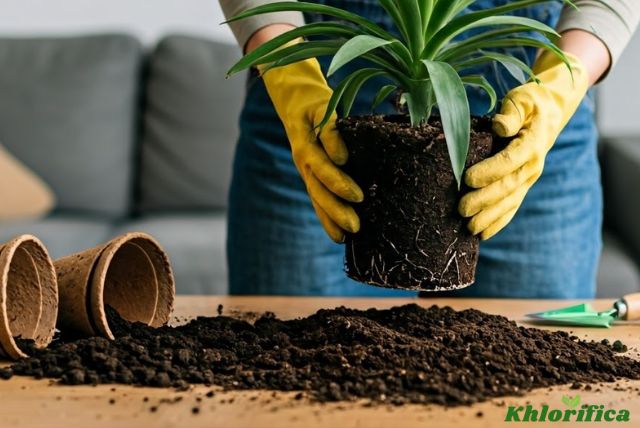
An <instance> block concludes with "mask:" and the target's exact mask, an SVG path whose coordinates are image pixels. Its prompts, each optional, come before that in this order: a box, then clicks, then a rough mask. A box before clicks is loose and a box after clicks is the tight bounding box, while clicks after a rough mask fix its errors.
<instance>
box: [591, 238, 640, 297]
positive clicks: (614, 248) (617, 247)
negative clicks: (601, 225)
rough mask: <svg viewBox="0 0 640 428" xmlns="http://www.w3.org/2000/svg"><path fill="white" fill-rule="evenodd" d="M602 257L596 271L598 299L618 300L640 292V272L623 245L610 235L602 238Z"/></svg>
mask: <svg viewBox="0 0 640 428" xmlns="http://www.w3.org/2000/svg"><path fill="white" fill-rule="evenodd" d="M603 243H604V246H603V249H602V257H601V258H600V267H599V269H598V290H597V296H598V297H600V298H620V297H622V296H624V295H625V294H629V293H637V292H639V291H640V272H639V271H638V266H637V265H636V263H635V262H634V261H633V259H632V258H631V257H630V256H629V254H628V252H627V251H626V249H625V248H624V245H623V244H622V243H621V242H620V241H619V240H618V239H617V238H616V237H615V236H614V235H613V234H611V233H605V234H604V237H603Z"/></svg>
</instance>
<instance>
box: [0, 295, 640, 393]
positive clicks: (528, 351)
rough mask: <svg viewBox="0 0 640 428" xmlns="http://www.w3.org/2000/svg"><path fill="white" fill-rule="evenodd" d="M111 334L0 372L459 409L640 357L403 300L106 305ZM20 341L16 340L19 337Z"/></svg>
mask: <svg viewBox="0 0 640 428" xmlns="http://www.w3.org/2000/svg"><path fill="white" fill-rule="evenodd" d="M110 325H111V326H112V330H113V331H114V334H115V335H116V336H117V339H116V340H114V341H109V340H107V339H103V338H89V339H79V340H71V339H66V338H64V337H60V338H58V339H57V340H56V341H54V343H52V344H51V345H50V346H49V348H48V349H46V350H36V349H33V348H31V349H27V351H28V352H29V353H31V355H33V356H32V357H30V358H27V359H23V360H20V361H18V362H16V363H15V364H14V365H13V366H12V367H11V368H10V369H4V370H1V371H0V374H2V377H4V378H8V377H10V376H11V375H24V376H36V377H49V378H57V379H60V381H61V382H62V383H64V384H97V383H124V384H135V385H147V386H156V387H170V386H173V387H185V386H186V385H187V384H190V383H196V384H197V383H205V384H215V385H220V386H222V387H225V388H227V389H267V390H280V391H306V392H307V393H308V394H309V395H310V396H311V397H312V398H313V399H315V400H319V401H335V400H353V399H358V398H366V399H369V400H372V401H374V402H388V403H394V404H403V403H439V404H447V405H459V404H470V403H474V402H478V401H483V400H487V399H489V398H492V397H499V396H505V395H513V394H523V393H525V392H526V391H529V390H531V389H532V388H537V387H546V386H550V385H559V384H567V383H574V382H580V383H593V382H602V381H604V382H607V381H613V380H615V379H616V378H620V377H623V378H632V379H638V378H640V362H637V361H635V360H633V359H630V358H627V357H623V356H619V355H616V353H615V352H614V349H613V348H612V347H611V346H609V345H607V344H603V343H596V342H586V341H582V340H579V339H578V338H577V337H574V336H570V335H569V334H567V333H564V332H549V331H543V330H539V329H533V328H524V327H518V326H516V324H515V323H514V322H512V321H509V320H508V319H506V318H504V317H501V316H495V315H488V314H485V313H483V312H479V311H477V310H465V311H461V312H456V311H454V310H453V309H451V308H448V307H445V308H439V307H436V306H433V307H430V308H428V309H426V308H422V307H420V306H418V305H415V304H413V305H406V306H402V307H396V308H393V309H389V310H375V309H370V310H367V311H359V310H353V309H347V308H344V307H341V308H337V309H333V310H321V311H318V312H317V313H316V314H314V315H311V316H309V317H307V318H302V319H296V320H289V321H282V320H279V319H277V318H276V317H275V316H273V315H272V314H265V315H263V316H262V317H261V318H259V319H258V320H257V321H255V322H254V323H250V322H247V321H244V320H241V319H237V318H231V317H226V316H218V317H213V318H197V319H195V320H193V321H191V322H189V323H188V324H186V325H183V326H179V327H175V328H173V327H162V328H158V329H154V328H151V327H147V326H145V325H143V324H140V323H135V324H130V323H128V322H126V321H124V320H122V319H120V318H119V317H118V316H117V313H114V312H113V311H110ZM23 345H24V344H23Z"/></svg>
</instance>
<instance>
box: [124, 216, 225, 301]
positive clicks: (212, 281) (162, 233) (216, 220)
mask: <svg viewBox="0 0 640 428" xmlns="http://www.w3.org/2000/svg"><path fill="white" fill-rule="evenodd" d="M134 231H140V232H146V233H149V234H151V235H152V236H154V237H155V238H156V239H157V240H158V242H160V244H161V245H162V246H163V247H164V248H165V250H166V251H167V253H168V254H169V259H170V260H171V265H172V266H173V272H174V274H175V277H176V290H177V292H178V293H179V294H226V293H227V289H228V287H227V263H226V251H225V245H226V221H225V216H224V214H223V213H216V212H211V213H200V214H189V213H184V214H183V213H176V214H172V215H157V216H155V215H150V216H145V217H143V218H140V219H137V220H132V221H130V222H127V223H125V224H123V225H120V226H118V227H116V228H115V229H113V230H112V232H111V234H112V235H114V236H115V235H119V234H121V233H125V232H134Z"/></svg>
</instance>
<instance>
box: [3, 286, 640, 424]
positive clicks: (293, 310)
mask: <svg viewBox="0 0 640 428" xmlns="http://www.w3.org/2000/svg"><path fill="white" fill-rule="evenodd" d="M415 301H416V300H410V299H334V298H285V297H215V296H211V297H179V298H178V300H177V305H176V311H175V315H176V317H178V318H182V317H190V316H195V315H214V314H216V310H217V307H218V305H219V304H222V305H224V308H225V309H224V310H225V313H227V314H228V313H230V312H233V311H258V312H261V311H266V310H270V311H273V312H275V313H276V314H277V315H278V316H280V317H282V318H293V317H298V316H303V315H308V314H311V313H313V312H314V311H316V310H318V309H320V308H333V307H335V306H339V305H346V306H349V307H354V308H362V309H366V308H370V307H377V308H388V307H391V306H395V305H399V304H404V303H409V302H415ZM417 301H418V303H420V304H422V305H425V306H427V305H431V304H434V303H435V304H438V305H450V306H452V307H453V308H455V309H464V308H476V309H480V310H483V311H486V312H489V313H494V314H501V315H505V316H507V317H509V318H511V319H514V320H516V321H518V322H519V323H521V324H523V325H527V323H526V322H525V321H524V320H523V315H524V314H526V313H529V312H534V311H540V310H545V309H551V308H556V307H561V306H563V305H567V304H568V303H570V302H566V301H550V300H547V301H536V300H495V299H491V300H489V299H487V300H483V299H428V300H427V299H420V300H417ZM610 304H611V301H596V302H595V306H596V307H599V308H605V307H607V305H610ZM545 328H556V329H557V328H558V327H545ZM566 330H570V331H573V333H574V334H576V335H577V336H579V337H581V338H589V339H594V340H601V339H603V338H608V339H609V340H611V341H613V340H615V339H621V340H622V341H623V342H624V343H626V344H627V345H628V346H629V348H630V350H629V355H630V356H632V357H635V356H637V355H638V350H639V349H640V334H639V333H640V324H637V323H627V324H623V323H620V324H617V325H615V326H614V327H612V328H611V329H588V328H577V327H571V328H566ZM604 385H605V386H603V387H599V388H600V389H601V390H600V392H595V390H596V389H597V388H594V389H593V390H592V391H579V393H580V395H581V397H582V403H590V404H604V405H605V406H607V408H615V409H622V408H624V409H628V410H630V411H631V422H630V423H627V424H626V425H624V426H640V395H639V394H640V393H639V392H638V391H635V392H630V391H629V390H628V388H627V387H628V386H631V387H634V388H635V387H639V388H640V381H635V382H630V381H621V382H618V383H617V384H604ZM616 385H619V386H624V388H616ZM621 389H624V390H621ZM210 390H211V388H207V387H195V388H193V389H192V390H189V391H187V392H175V391H171V390H166V389H165V390H163V389H155V388H137V387H125V386H120V385H116V386H113V385H102V386H97V387H92V386H83V387H68V386H59V385H55V384H53V383H52V382H51V381H49V380H40V381H36V380H33V379H28V378H18V377H14V378H13V379H11V380H9V381H0V401H1V403H0V427H47V428H49V427H82V428H90V427H118V428H124V427H141V428H142V427H154V428H160V427H174V426H176V427H200V426H202V427H225V428H227V427H229V428H231V427H298V426H302V427H305V428H311V427H316V426H327V427H354V428H355V427H366V428H375V427H387V426H388V427H413V426H415V427H427V426H436V427H450V426H460V427H495V426H500V425H503V424H504V423H503V421H504V418H505V415H506V411H507V406H509V405H512V404H517V405H525V404H526V403H531V404H532V405H534V406H535V407H539V405H542V404H548V405H550V406H553V407H555V408H560V409H562V408H565V406H564V405H563V404H562V402H561V399H562V396H563V394H567V395H570V396H573V395H575V394H576V393H577V392H576V391H575V390H571V389H570V388H569V386H564V387H556V388H553V389H542V390H536V391H533V392H531V393H529V394H527V395H526V396H524V397H509V398H506V399H505V400H492V401H490V402H485V403H480V404H477V405H474V406H472V407H453V408H445V407H440V406H433V405H431V406H416V405H410V406H403V407H393V406H386V405H382V406H377V407H364V406H363V405H362V403H337V404H333V403H332V404H318V403H311V402H309V401H307V400H306V399H302V400H299V401H297V400H292V399H291V398H292V397H293V395H295V394H286V393H277V394H276V396H275V397H273V396H272V395H273V394H272V393H271V392H256V391H249V392H220V391H217V392H216V394H215V396H214V397H213V398H207V397H206V396H205V394H206V393H207V392H208V391H210ZM145 397H147V401H144V399H145ZM174 397H182V398H181V399H179V401H177V402H170V401H171V399H172V398H174ZM110 399H113V400H115V403H114V404H110ZM198 400H200V401H198ZM501 402H503V403H501ZM152 406H156V407H157V411H156V412H151V411H150V408H151V407H152ZM195 406H198V407H200V412H199V413H198V414H193V413H192V408H193V407H195ZM504 425H510V426H513V425H514V424H513V423H509V424H504ZM538 425H543V424H538ZM571 425H572V424H570V423H563V424H562V426H571ZM582 425H584V424H582ZM587 425H588V426H598V424H596V423H590V424H587ZM603 425H604V424H603ZM609 425H613V426H616V425H617V424H616V423H613V424H612V423H609Z"/></svg>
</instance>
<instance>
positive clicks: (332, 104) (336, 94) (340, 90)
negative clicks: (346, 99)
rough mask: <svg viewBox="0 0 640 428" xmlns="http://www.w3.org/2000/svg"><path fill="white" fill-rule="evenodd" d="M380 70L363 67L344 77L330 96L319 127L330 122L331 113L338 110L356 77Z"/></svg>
mask: <svg viewBox="0 0 640 428" xmlns="http://www.w3.org/2000/svg"><path fill="white" fill-rule="evenodd" d="M380 71H382V70H379V69H376V68H363V69H360V70H357V71H354V72H353V73H351V74H350V75H348V76H347V77H345V78H344V79H342V81H341V82H340V83H339V84H338V86H337V87H336V89H335V90H334V91H333V94H332V95H331V98H329V102H328V103H327V110H326V112H325V114H324V117H323V118H322V121H320V123H319V124H318V125H317V127H318V128H322V127H323V126H325V125H326V124H327V122H329V119H331V115H332V114H333V113H334V112H335V111H336V108H337V107H338V103H339V102H340V100H341V99H342V97H343V95H344V93H345V92H346V90H347V88H348V87H349V84H350V83H351V82H352V81H353V80H354V79H357V78H360V77H361V76H363V75H367V74H369V73H377V72H380Z"/></svg>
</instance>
